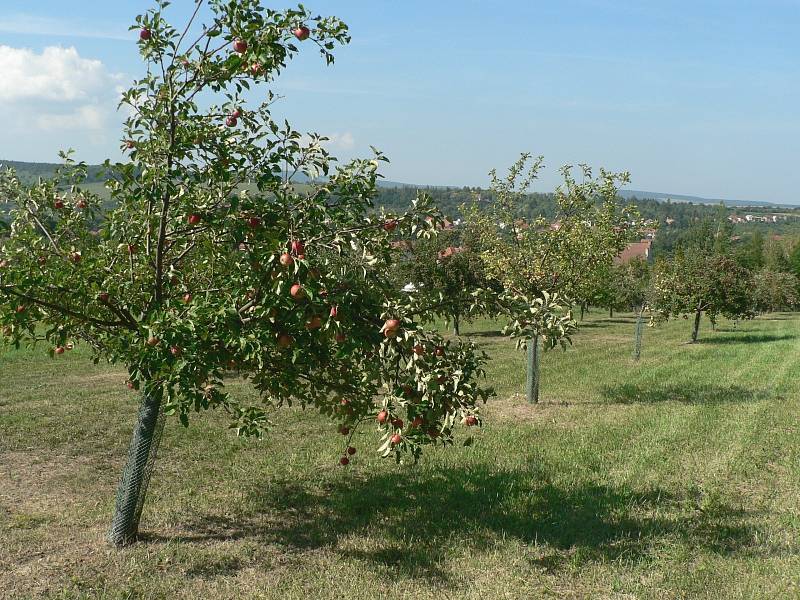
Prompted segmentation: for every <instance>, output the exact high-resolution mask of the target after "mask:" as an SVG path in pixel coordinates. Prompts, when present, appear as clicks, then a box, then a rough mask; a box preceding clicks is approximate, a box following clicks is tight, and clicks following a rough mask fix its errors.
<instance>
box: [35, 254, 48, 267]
mask: <svg viewBox="0 0 800 600" xmlns="http://www.w3.org/2000/svg"><path fill="white" fill-rule="evenodd" d="M36 262H38V263H39V264H40V265H41V266H44V265H46V264H47V257H46V256H40V257H39V258H38V259H37V260H36Z"/></svg>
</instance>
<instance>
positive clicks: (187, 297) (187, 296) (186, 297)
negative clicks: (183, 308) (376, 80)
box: [183, 292, 193, 304]
mask: <svg viewBox="0 0 800 600" xmlns="http://www.w3.org/2000/svg"><path fill="white" fill-rule="evenodd" d="M192 297H193V296H192V295H191V294H190V293H189V292H186V293H185V294H184V295H183V302H184V304H189V303H190V302H191V301H192Z"/></svg>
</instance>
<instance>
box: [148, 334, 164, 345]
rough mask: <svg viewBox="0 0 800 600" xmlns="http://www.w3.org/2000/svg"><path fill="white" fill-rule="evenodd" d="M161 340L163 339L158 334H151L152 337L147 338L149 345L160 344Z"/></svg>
mask: <svg viewBox="0 0 800 600" xmlns="http://www.w3.org/2000/svg"><path fill="white" fill-rule="evenodd" d="M160 341H161V340H159V339H158V338H157V337H156V336H151V337H149V338H147V345H148V346H158V344H159V342H160Z"/></svg>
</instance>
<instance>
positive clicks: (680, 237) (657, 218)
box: [375, 187, 800, 257]
mask: <svg viewBox="0 0 800 600" xmlns="http://www.w3.org/2000/svg"><path fill="white" fill-rule="evenodd" d="M419 192H424V193H426V194H428V195H429V196H430V197H431V199H432V200H433V203H434V204H435V205H436V206H437V207H438V208H439V209H440V210H441V211H442V212H443V213H444V214H446V215H448V216H450V217H451V218H452V219H460V218H463V217H464V214H463V209H464V207H469V206H470V205H471V204H472V203H473V202H475V201H477V202H478V204H491V203H492V202H494V201H495V199H496V198H495V193H494V192H493V191H492V190H486V189H481V188H472V187H461V188H436V187H428V188H414V187H383V188H380V190H379V193H378V197H377V198H376V200H375V204H376V206H377V207H378V208H383V209H385V210H386V211H389V212H402V211H404V210H407V209H408V208H409V207H410V206H411V203H412V201H413V199H414V198H416V196H417V194H418V193H419ZM621 202H628V203H630V204H633V205H634V206H635V207H636V209H637V211H638V213H639V215H641V217H642V218H643V219H645V220H646V221H648V222H651V223H652V226H653V227H654V228H657V230H658V233H657V235H656V237H655V239H654V240H653V246H652V250H651V253H652V256H654V257H659V256H667V255H670V254H672V253H673V252H674V251H675V249H676V248H677V247H679V246H680V245H682V244H685V242H686V238H687V236H691V234H690V233H688V232H689V230H690V229H691V228H692V227H693V226H695V225H697V224H699V223H701V222H703V221H707V220H713V221H716V222H719V223H728V217H729V216H731V215H736V216H744V215H746V214H753V215H763V214H775V213H776V211H775V210H772V209H768V208H764V207H752V208H741V207H728V206H725V205H723V204H716V205H715V204H693V203H691V202H671V201H669V200H666V201H661V200H654V199H651V198H636V197H633V198H630V199H629V200H627V201H621ZM778 212H780V213H781V214H782V215H785V216H786V217H787V219H786V220H779V221H778V222H776V223H762V222H757V221H756V222H752V223H741V224H736V225H735V226H734V227H733V228H732V229H729V228H727V225H726V231H730V235H731V236H736V235H738V236H740V237H741V238H742V239H743V240H745V241H746V240H748V239H749V238H751V237H755V238H756V240H757V241H756V243H757V244H759V243H762V241H763V239H764V238H765V237H767V236H768V235H770V234H774V233H777V234H781V235H788V236H793V237H800V211H798V210H797V209H780V211H778ZM557 213H558V205H557V202H556V198H555V195H554V194H541V193H532V194H526V195H525V196H524V197H523V198H522V199H521V200H520V202H519V215H520V217H521V218H525V219H526V220H528V221H533V220H535V219H537V218H540V217H541V218H545V219H548V220H553V219H555V218H556V215H557ZM758 240H762V241H758Z"/></svg>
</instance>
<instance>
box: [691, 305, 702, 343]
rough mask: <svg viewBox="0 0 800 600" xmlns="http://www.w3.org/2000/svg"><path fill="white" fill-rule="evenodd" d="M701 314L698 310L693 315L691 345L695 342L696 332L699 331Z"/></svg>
mask: <svg viewBox="0 0 800 600" xmlns="http://www.w3.org/2000/svg"><path fill="white" fill-rule="evenodd" d="M702 314H703V311H701V310H700V309H699V308H698V309H697V312H696V313H695V314H694V329H692V343H693V344H694V343H695V342H696V341H697V332H698V331H700V315H702Z"/></svg>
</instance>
